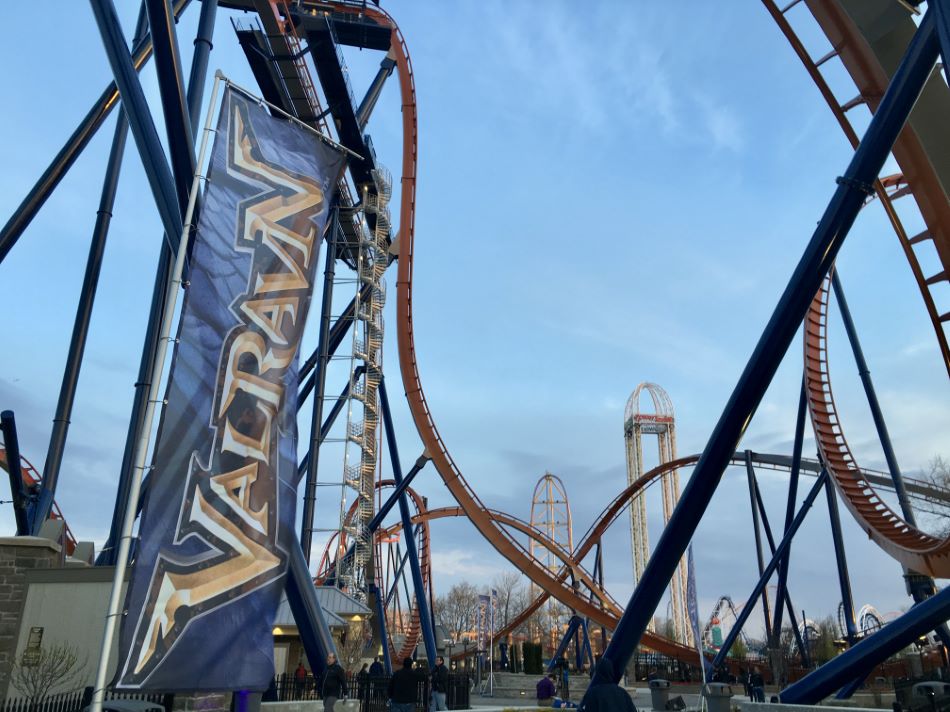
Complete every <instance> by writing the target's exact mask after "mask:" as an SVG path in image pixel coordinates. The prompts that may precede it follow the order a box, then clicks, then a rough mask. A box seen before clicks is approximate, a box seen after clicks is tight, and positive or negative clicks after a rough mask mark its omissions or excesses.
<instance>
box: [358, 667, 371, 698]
mask: <svg viewBox="0 0 950 712" xmlns="http://www.w3.org/2000/svg"><path fill="white" fill-rule="evenodd" d="M367 667H369V666H368V665H367V664H366V663H363V667H361V668H360V671H359V672H358V673H356V690H357V692H356V694H357V695H359V698H360V701H361V702H362V701H364V700H365V699H366V691H367V689H368V688H369V671H368V670H367V669H366V668H367Z"/></svg>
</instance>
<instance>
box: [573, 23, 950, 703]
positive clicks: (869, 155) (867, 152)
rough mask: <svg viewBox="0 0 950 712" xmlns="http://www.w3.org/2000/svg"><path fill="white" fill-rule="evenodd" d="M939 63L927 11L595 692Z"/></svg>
mask: <svg viewBox="0 0 950 712" xmlns="http://www.w3.org/2000/svg"><path fill="white" fill-rule="evenodd" d="M936 58H937V39H936V33H935V31H934V21H933V17H932V16H931V13H930V12H928V13H927V14H926V15H925V16H924V18H923V20H922V21H921V23H920V27H919V28H918V30H917V32H916V33H915V35H914V37H913V39H912V40H911V43H910V45H909V47H908V50H907V53H906V54H905V56H904V59H903V60H902V61H901V65H900V67H899V68H898V70H897V72H896V73H895V74H894V77H893V79H892V81H891V84H890V86H889V87H888V90H887V92H886V93H885V94H884V97H883V98H882V100H881V103H880V106H879V107H878V111H877V113H875V114H874V117H873V118H872V119H871V123H870V125H869V126H868V130H867V132H866V133H865V136H864V139H863V140H862V141H861V143H860V145H859V146H858V148H857V150H856V151H855V154H854V158H853V159H852V161H851V163H850V165H849V166H848V169H847V170H846V171H845V175H844V176H843V177H841V178H839V179H838V188H837V189H836V190H835V193H834V195H833V197H832V199H831V202H830V203H829V205H828V208H827V209H826V210H825V213H824V215H823V216H822V218H821V220H820V221H819V223H818V227H817V229H816V230H815V233H814V235H813V236H812V238H811V240H810V241H809V244H808V246H807V247H806V249H805V253H804V254H803V255H802V258H801V260H800V261H799V263H798V266H797V267H796V268H795V271H794V273H793V274H792V277H791V279H790V280H789V283H788V286H787V287H786V288H785V291H784V293H783V294H782V297H781V298H780V299H779V302H778V305H777V306H776V308H775V311H774V312H773V314H772V317H771V319H770V320H769V323H768V324H767V325H766V327H765V330H764V332H763V334H762V336H761V338H760V339H759V342H758V344H757V345H756V347H755V350H754V351H753V353H752V356H751V357H750V359H749V362H748V364H747V365H746V367H745V369H744V370H743V372H742V375H741V376H740V378H739V382H738V383H737V385H736V388H735V390H734V391H733V393H732V395H731V396H730V398H729V402H728V403H727V404H726V407H725V409H724V410H723V413H722V415H721V416H720V418H719V422H718V423H717V424H716V427H715V429H714V430H713V432H712V435H711V436H710V439H709V442H708V443H707V445H706V448H705V450H704V451H703V454H702V456H701V457H700V459H699V462H698V463H697V465H696V468H695V469H694V471H693V475H692V477H690V479H689V483H688V484H687V485H686V488H685V489H684V491H683V495H682V497H681V498H680V501H679V504H678V505H677V506H676V509H675V510H674V511H673V515H672V517H671V518H670V522H669V524H668V526H666V527H665V528H664V530H663V534H662V536H661V537H660V540H659V542H657V546H656V548H655V549H654V553H653V556H651V557H650V561H649V562H648V563H647V567H646V570H645V571H644V575H643V577H642V578H641V580H640V582H639V584H638V585H637V587H636V589H635V590H634V592H633V595H632V596H631V598H630V602H629V603H628V605H627V608H626V610H625V611H624V614H623V616H622V617H621V619H620V622H619V623H618V625H617V629H616V630H615V631H614V636H613V639H612V640H611V641H610V645H608V646H607V650H606V652H605V657H607V658H609V659H610V660H611V662H612V663H613V668H614V674H613V675H612V676H611V677H610V678H607V677H606V676H605V675H604V674H603V672H602V671H598V672H597V673H595V675H594V679H593V680H592V681H591V685H592V686H596V685H602V684H607V683H611V684H615V683H617V682H618V681H619V679H620V674H619V673H620V672H621V671H623V669H624V668H625V667H626V664H627V662H628V660H629V659H630V656H631V655H632V654H633V651H634V649H635V648H636V646H637V644H638V643H639V642H640V638H641V637H642V635H643V633H644V631H645V630H646V627H647V624H648V623H649V621H650V617H651V616H652V615H653V613H654V611H655V610H656V607H657V604H658V603H659V601H660V599H661V598H662V596H663V592H664V591H665V590H666V586H667V584H668V582H669V581H670V579H671V578H672V576H673V573H674V571H675V569H676V566H677V562H678V561H679V560H680V559H681V558H682V556H683V553H684V552H685V550H686V547H687V545H688V543H689V541H690V539H691V538H692V536H693V534H694V533H695V531H696V527H697V526H698V524H699V520H700V519H701V518H702V516H703V513H704V512H705V511H706V508H707V507H708V505H709V501H710V500H711V499H712V496H713V494H714V493H715V491H716V487H717V486H718V484H719V481H720V480H721V479H722V474H723V472H724V471H725V468H726V466H727V465H728V463H729V459H730V458H731V457H732V455H733V453H734V452H735V450H736V448H737V446H738V444H739V442H740V441H741V440H742V435H743V434H744V432H745V429H746V427H747V426H748V424H749V422H750V421H751V419H752V416H753V415H754V414H755V411H756V408H757V407H758V405H759V402H760V401H761V399H762V396H763V395H764V394H765V391H766V389H767V388H768V385H769V383H770V382H771V381H772V378H773V377H774V375H775V372H776V370H777V369H778V366H779V363H780V362H781V360H782V357H783V356H784V355H785V352H786V351H787V350H788V346H789V344H791V342H792V339H793V338H794V337H795V334H796V332H797V331H798V326H799V324H801V323H802V320H803V319H804V317H805V314H806V312H807V310H808V306H809V304H810V303H811V301H812V299H813V298H814V295H815V293H816V292H817V291H818V288H819V286H820V285H821V280H822V279H824V276H825V275H826V274H827V273H828V269H829V268H830V267H831V265H832V264H833V263H834V259H835V257H836V255H837V254H838V250H839V249H840V248H841V244H842V242H843V240H844V238H845V236H846V235H847V234H848V231H849V230H850V229H851V226H852V224H853V223H854V220H855V217H856V216H857V214H858V212H859V211H860V209H861V206H862V205H863V204H864V199H865V198H866V197H867V195H868V193H869V192H870V191H871V190H872V188H871V183H872V182H873V181H874V179H875V178H876V177H877V176H878V174H879V173H880V171H881V167H882V166H883V165H884V161H885V159H886V158H887V156H888V154H889V152H890V149H891V147H892V146H893V145H894V140H895V139H896V137H897V134H898V133H899V132H900V130H901V128H902V127H903V125H904V123H905V122H906V120H907V116H908V114H909V113H910V110H911V108H912V107H913V105H914V102H915V101H916V100H917V97H918V96H919V94H920V91H921V88H922V87H923V85H924V82H925V81H926V80H927V78H928V77H929V76H930V72H931V70H932V69H933V65H934V62H935V61H936ZM783 553H784V552H783Z"/></svg>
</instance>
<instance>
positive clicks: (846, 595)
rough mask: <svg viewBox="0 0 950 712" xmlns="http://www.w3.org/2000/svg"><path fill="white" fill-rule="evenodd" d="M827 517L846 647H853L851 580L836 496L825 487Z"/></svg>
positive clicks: (855, 632) (856, 633) (856, 637)
mask: <svg viewBox="0 0 950 712" xmlns="http://www.w3.org/2000/svg"><path fill="white" fill-rule="evenodd" d="M825 493H826V494H827V495H828V517H829V518H830V519H831V538H832V540H833V541H834V545H835V560H836V561H837V562H838V585H839V586H840V587H841V602H842V604H843V605H844V621H845V627H846V628H847V631H846V634H847V637H848V645H854V643H855V641H856V640H857V639H858V631H857V629H856V628H855V625H854V599H853V598H852V597H851V578H850V576H848V559H847V558H846V557H845V554H844V539H843V538H842V536H841V517H840V516H839V515H838V495H837V494H836V492H835V488H834V487H826V488H825Z"/></svg>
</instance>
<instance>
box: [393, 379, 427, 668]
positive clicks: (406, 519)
mask: <svg viewBox="0 0 950 712" xmlns="http://www.w3.org/2000/svg"><path fill="white" fill-rule="evenodd" d="M379 404H380V406H381V408H382V411H383V413H382V415H383V425H384V426H385V428H386V441H387V442H386V444H387V445H389V458H390V460H392V468H393V479H394V480H395V481H396V486H397V487H398V486H399V485H400V484H401V483H402V465H401V464H400V463H399V449H398V448H397V446H396V429H395V427H393V417H392V411H391V410H390V409H389V396H388V395H387V394H386V379H385V378H384V377H381V378H380V379H379ZM399 513H400V514H401V515H402V530H403V532H405V534H406V553H407V554H408V556H409V568H410V571H411V573H412V584H413V588H414V589H415V593H416V605H417V606H418V607H419V624H420V626H421V627H422V639H423V641H424V642H425V648H426V661H427V662H428V664H429V667H430V668H431V667H432V666H433V665H435V656H436V654H437V652H436V645H435V631H434V630H432V616H431V615H429V601H428V599H427V597H426V587H425V582H424V581H423V580H422V570H421V569H420V568H419V554H418V552H417V551H416V538H415V537H414V536H413V529H412V517H411V516H410V514H409V498H408V497H407V496H406V494H405V492H404V493H403V494H402V496H401V497H400V498H399Z"/></svg>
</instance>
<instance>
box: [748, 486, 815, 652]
mask: <svg viewBox="0 0 950 712" xmlns="http://www.w3.org/2000/svg"><path fill="white" fill-rule="evenodd" d="M752 483H753V484H754V485H755V502H756V504H757V505H758V508H759V516H760V517H761V518H762V524H763V528H764V529H765V538H766V539H767V540H768V542H769V552H770V554H771V555H772V556H775V538H774V537H773V536H772V527H771V526H770V525H769V517H768V514H766V512H765V503H764V502H763V501H762V493H761V492H760V491H759V483H758V481H757V480H756V479H755V478H753V480H752ZM794 517H795V512H792V518H793V519H794ZM789 548H791V544H789ZM787 559H788V554H787V553H786V555H785V556H784V557H782V559H781V560H780V561H785V560H787ZM779 566H781V562H780V563H779ZM775 600H776V601H777V603H776V604H775V607H776V608H781V607H782V602H783V601H784V602H785V608H787V609H788V621H789V623H791V625H792V633H793V635H794V636H795V641H796V642H797V643H798V649H799V650H804V651H805V652H804V653H803V654H802V664H803V665H804V666H805V667H808V666H809V665H810V664H811V662H810V660H809V656H808V651H807V649H806V648H805V647H803V645H802V634H801V631H799V630H798V621H797V620H796V619H795V608H794V606H792V595H791V594H790V593H789V592H788V586H786V587H785V591H784V592H783V594H782V597H781V598H778V597H776V599H775ZM772 634H773V635H774V636H775V637H776V638H779V637H780V636H781V632H780V631H779V632H776V631H775V629H774V628H773V629H772Z"/></svg>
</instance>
